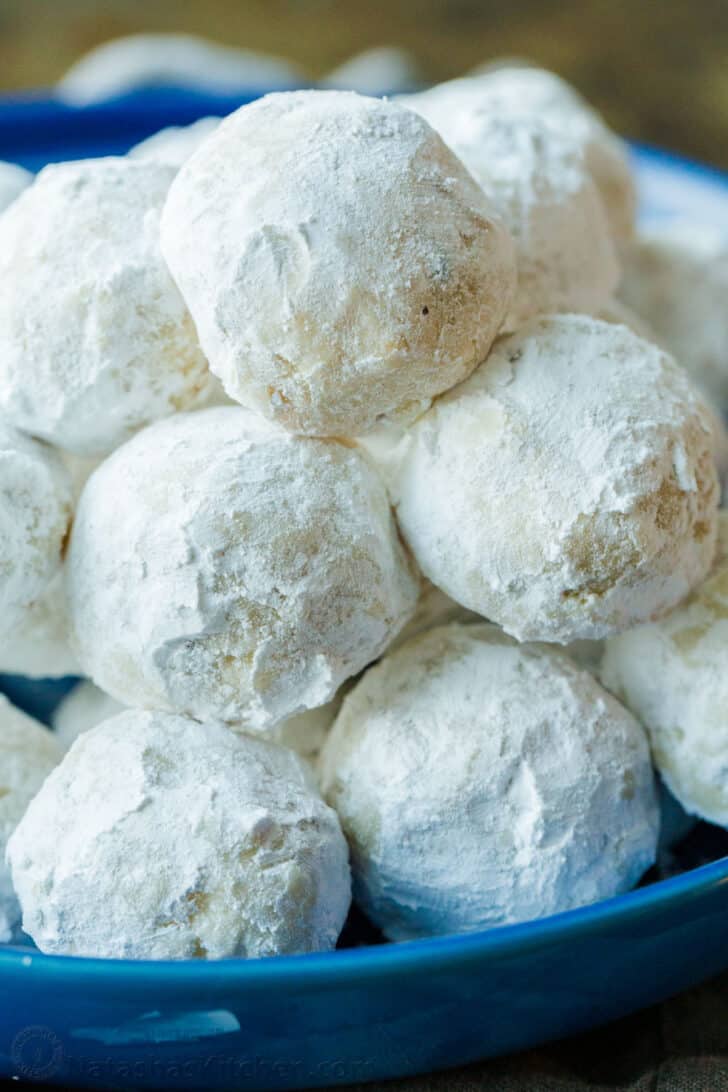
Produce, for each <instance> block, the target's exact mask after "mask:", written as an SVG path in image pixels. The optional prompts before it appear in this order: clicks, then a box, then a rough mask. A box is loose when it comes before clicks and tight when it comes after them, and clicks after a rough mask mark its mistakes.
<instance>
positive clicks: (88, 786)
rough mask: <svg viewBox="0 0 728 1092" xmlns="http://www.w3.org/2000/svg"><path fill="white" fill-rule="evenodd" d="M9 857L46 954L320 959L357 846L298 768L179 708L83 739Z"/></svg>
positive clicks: (340, 909)
mask: <svg viewBox="0 0 728 1092" xmlns="http://www.w3.org/2000/svg"><path fill="white" fill-rule="evenodd" d="M8 860H9V863H10V867H11V870H12V876H13V882H14V883H15V887H16V890H17V893H18V897H19V899H20V903H21V906H22V908H23V928H24V929H25V931H26V932H27V933H29V934H30V935H31V936H32V938H33V940H34V941H35V942H36V944H37V945H38V947H39V948H40V949H41V951H43V952H53V953H66V954H69V955H85V956H101V957H106V958H112V959H185V958H187V959H222V958H225V957H228V956H243V957H249V958H252V957H259V956H273V955H282V954H295V953H298V952H316V951H325V950H327V949H329V948H333V947H334V945H335V944H336V940H337V938H338V935H339V932H340V931H341V927H342V925H343V923H344V920H345V918H346V914H347V911H348V908H349V899H350V880H349V867H348V862H347V849H346V843H345V841H344V838H343V836H342V833H341V829H340V827H339V823H338V821H337V819H336V815H335V814H334V812H333V811H331V809H330V808H328V807H326V805H325V804H324V803H323V801H322V800H321V799H320V797H319V796H318V795H317V794H316V793H315V792H314V791H313V789H312V788H311V787H310V782H309V775H308V774H307V772H306V769H305V766H304V765H303V763H302V762H301V761H300V759H298V758H297V757H296V756H295V755H294V754H293V753H292V752H291V751H287V750H285V749H284V748H282V747H277V746H275V745H274V744H271V743H267V742H265V741H264V740H256V739H250V738H248V737H243V736H236V735H235V734H234V733H233V732H230V731H228V729H227V728H225V727H224V726H223V725H221V724H215V723H211V722H210V723H203V724H199V723H196V722H195V721H191V720H188V719H186V718H185V717H178V716H174V715H171V714H168V713H148V712H142V711H140V710H130V711H128V712H126V713H121V714H119V716H116V717H114V718H112V719H111V720H107V721H105V722H104V723H103V724H101V725H99V726H98V727H97V728H94V729H92V730H91V731H90V732H86V733H84V734H83V735H82V736H81V737H80V738H79V739H77V740H76V742H75V743H74V745H73V747H72V748H71V750H70V751H69V752H68V753H67V755H66V756H65V758H64V759H63V761H62V762H61V765H60V766H59V767H58V769H57V770H56V771H55V772H54V773H53V775H52V776H51V777H50V778H49V779H48V780H47V781H46V783H45V785H44V786H43V788H42V789H41V791H40V792H39V793H38V795H37V796H36V798H35V800H34V801H33V803H32V804H31V806H30V808H29V809H28V811H27V812H26V814H25V817H24V819H23V820H22V822H21V823H20V825H19V826H18V827H17V829H16V831H15V834H14V835H13V837H12V839H11V841H10V845H9V848H8Z"/></svg>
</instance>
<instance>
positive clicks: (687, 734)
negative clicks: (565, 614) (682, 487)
mask: <svg viewBox="0 0 728 1092" xmlns="http://www.w3.org/2000/svg"><path fill="white" fill-rule="evenodd" d="M720 532H721V533H720V549H719V555H718V558H717V560H716V564H715V565H714V567H713V570H712V572H711V574H710V576H709V577H708V579H707V580H706V581H705V582H704V583H703V584H701V586H700V587H699V588H697V589H696V590H695V591H694V592H693V593H692V595H691V596H690V597H689V598H688V599H686V600H685V602H684V603H682V604H681V605H680V606H679V607H677V608H676V609H675V610H674V611H672V613H671V614H669V615H668V616H667V617H666V618H663V619H662V620H661V621H660V622H657V623H655V624H653V625H648V626H641V627H639V628H638V629H635V630H632V631H631V632H629V633H624V634H622V635H620V636H619V637H615V638H612V639H611V640H610V641H608V642H607V646H606V653H605V657H604V661H603V664H602V678H603V680H604V684H605V686H608V687H609V689H610V690H613V691H614V693H615V694H616V695H617V696H618V697H619V698H620V699H621V700H622V701H624V703H625V704H626V705H627V706H628V707H629V708H630V709H632V710H633V712H634V713H635V715H636V716H638V717H639V719H640V720H641V721H642V723H643V724H644V725H645V727H646V728H647V730H648V732H649V735H650V740H651V743H652V751H653V755H654V759H655V763H656V765H657V768H658V770H659V771H660V774H661V775H662V777H663V778H664V779H665V781H666V783H667V785H668V787H669V789H670V790H671V791H672V793H673V794H674V795H675V796H676V797H677V799H678V800H679V802H680V803H681V804H682V806H683V807H684V808H685V809H686V810H687V811H688V812H690V813H691V814H693V815H699V816H700V817H701V818H703V819H707V820H708V821H709V822H711V823H718V824H720V825H721V826H728V781H727V779H726V769H727V766H728V758H727V756H728V732H727V730H726V718H725V710H726V703H727V702H728V513H725V512H721V513H720Z"/></svg>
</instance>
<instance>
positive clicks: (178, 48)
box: [56, 33, 301, 106]
mask: <svg viewBox="0 0 728 1092" xmlns="http://www.w3.org/2000/svg"><path fill="white" fill-rule="evenodd" d="M300 79H301V73H300V72H299V71H298V70H297V69H296V68H295V67H294V65H292V64H291V63H290V62H289V61H287V60H284V59H283V58H281V57H272V56H269V55H268V54H266V53H258V52H257V51H253V50H251V49H240V48H239V47H231V46H226V45H222V44H221V43H219V42H213V41H210V40H209V39H207V38H201V37H199V36H198V35H195V34H164V33H157V34H127V35H124V36H123V37H121V38H112V39H111V40H110V41H107V42H102V43H101V45H98V46H95V47H94V48H93V49H91V50H89V52H88V53H85V54H84V55H83V56H82V57H81V58H80V59H79V60H77V61H76V62H75V64H73V65H72V66H71V67H70V68H69V70H68V72H66V74H65V75H64V76H63V78H62V79H61V80H60V81H59V82H58V84H57V85H56V94H57V95H58V97H59V98H60V99H62V100H63V101H64V102H68V103H71V105H72V106H88V105H90V104H91V103H96V102H104V101H105V100H106V99H114V98H117V97H118V96H119V95H128V94H129V93H130V92H132V91H138V90H142V89H145V88H146V89H148V88H151V87H175V88H179V87H189V88H191V89H192V90H193V91H196V92H197V93H198V94H200V93H201V92H205V91H207V92H209V93H210V94H213V95H225V94H228V95H238V94H240V92H241V91H242V90H245V89H253V88H254V89H255V90H256V91H257V92H258V93H259V94H260V92H261V91H265V90H267V89H268V88H270V89H273V88H281V87H291V86H293V85H294V84H296V83H298V82H299V80H300Z"/></svg>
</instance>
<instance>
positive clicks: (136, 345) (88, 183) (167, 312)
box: [0, 158, 209, 455]
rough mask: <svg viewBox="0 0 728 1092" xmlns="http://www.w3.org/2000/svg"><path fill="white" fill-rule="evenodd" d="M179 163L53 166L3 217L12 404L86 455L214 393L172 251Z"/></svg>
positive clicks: (2, 355) (26, 419)
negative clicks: (164, 210) (166, 218)
mask: <svg viewBox="0 0 728 1092" xmlns="http://www.w3.org/2000/svg"><path fill="white" fill-rule="evenodd" d="M173 177H174V171H173V170H172V169H171V168H168V167H165V166H163V165H161V164H158V163H154V162H149V161H145V162H135V161H133V160H129V159H112V158H110V159H101V160H85V161H80V162H77V163H63V164H59V165H56V166H51V167H46V168H45V170H43V171H41V173H40V174H39V175H38V177H37V179H36V181H35V183H34V184H33V185H32V186H31V187H30V188H29V189H27V190H26V191H25V192H24V193H23V194H21V196H20V198H19V199H18V200H17V201H16V202H14V204H13V205H12V206H11V207H10V208H9V209H8V210H6V212H5V214H4V215H3V216H2V217H0V409H1V410H2V412H3V413H5V415H6V416H7V417H8V419H9V420H10V421H12V422H13V423H14V424H15V425H17V427H18V428H22V429H23V430H25V431H27V432H29V433H31V434H33V435H35V436H40V437H42V438H43V439H46V440H50V441H51V442H52V443H54V444H56V445H57V446H59V447H62V448H66V449H68V450H69V451H72V452H75V453H76V454H79V455H100V454H104V453H106V452H108V451H111V450H112V449H113V448H114V447H116V446H117V445H118V444H119V443H121V442H122V441H123V440H125V439H127V438H128V437H129V436H131V435H132V433H134V432H135V431H136V430H137V429H139V428H141V427H142V426H143V425H145V424H147V423H148V422H150V421H153V420H155V419H156V418H158V417H164V416H166V415H168V414H171V413H174V412H175V411H176V410H179V409H185V408H191V407H193V406H194V405H195V404H196V403H197V402H199V401H201V400H203V399H204V397H205V396H206V393H207V385H208V383H209V372H208V369H207V364H206V361H205V359H204V357H203V356H202V354H201V352H200V350H199V348H198V346H197V337H196V333H195V329H194V326H193V325H192V321H191V319H190V317H189V315H188V313H187V311H186V309H185V306H184V303H183V302H182V299H181V297H180V295H179V293H178V291H177V289H176V288H175V286H174V284H173V282H172V280H171V278H170V276H169V274H168V272H167V270H166V268H165V266H164V263H163V261H162V257H161V254H160V251H159V238H158V232H159V213H160V209H161V205H162V202H163V201H164V198H165V195H166V192H167V188H168V186H169V183H170V181H171V179H172V178H173Z"/></svg>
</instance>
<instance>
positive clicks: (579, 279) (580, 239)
mask: <svg viewBox="0 0 728 1092" xmlns="http://www.w3.org/2000/svg"><path fill="white" fill-rule="evenodd" d="M404 102H405V104H406V105H408V106H409V107H410V108H411V109H413V110H416V111H417V112H418V113H419V114H421V115H422V116H423V117H424V118H425V119H426V120H427V121H429V122H430V124H431V125H432V126H433V128H435V129H436V130H437V131H438V132H439V133H440V135H441V136H442V138H443V140H444V141H445V143H446V144H447V145H449V147H450V148H452V150H453V151H454V152H455V154H456V155H457V156H458V157H459V158H460V159H461V160H462V161H463V163H464V164H465V166H466V167H467V168H468V170H469V171H470V172H471V174H472V175H473V177H474V178H475V179H476V180H477V181H478V182H479V183H480V185H481V186H482V187H483V190H484V192H485V194H486V195H487V197H488V198H489V199H490V201H491V202H492V204H493V207H494V208H495V209H496V210H497V212H498V213H499V215H500V216H501V218H502V220H503V222H504V223H505V225H506V227H507V228H508V229H509V231H510V232H511V234H512V236H513V239H514V241H515V246H516V265H517V269H518V284H517V288H516V295H515V299H514V301H513V304H512V305H511V308H510V310H509V313H508V315H507V317H506V320H505V323H504V327H505V329H507V330H517V329H518V328H519V327H520V326H521V325H522V324H523V323H524V322H525V321H527V320H528V319H529V318H532V317H533V316H534V315H540V314H549V313H551V312H558V311H583V312H587V313H591V312H593V311H596V310H598V309H599V308H600V307H601V306H602V305H604V304H606V303H607V302H608V301H609V299H610V297H611V296H612V294H613V292H614V291H615V289H616V287H617V283H618V281H619V266H618V263H617V256H616V252H615V248H614V243H613V240H612V236H611V233H610V229H609V224H608V222H607V217H606V214H605V211H604V208H603V205H602V202H601V199H600V197H599V193H598V191H597V188H596V186H595V185H594V182H593V180H592V178H591V176H590V174H589V172H588V170H587V168H586V165H585V162H584V158H583V154H582V149H581V147H580V146H579V145H578V144H576V145H575V143H574V141H573V140H572V139H570V136H569V133H568V131H567V132H563V131H561V130H560V129H559V128H556V127H554V126H553V125H551V124H549V122H548V120H547V119H544V118H542V117H541V116H539V115H538V114H535V113H534V114H530V113H519V114H514V113H509V112H507V111H501V110H500V109H498V108H495V109H494V107H493V104H492V102H491V100H490V98H489V96H488V94H487V90H486V91H485V93H483V89H482V85H481V81H479V80H457V81H455V82H454V83H452V84H443V85H441V86H440V87H436V88H433V89H432V90H431V91H425V92H424V93H422V94H420V95H414V96H412V97H411V98H408V99H406V100H404Z"/></svg>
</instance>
